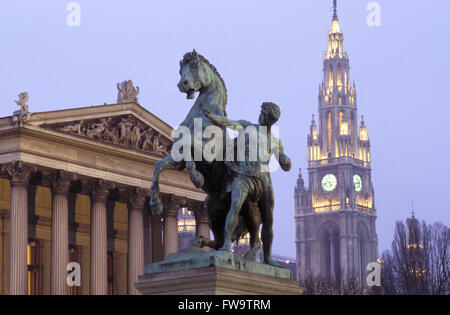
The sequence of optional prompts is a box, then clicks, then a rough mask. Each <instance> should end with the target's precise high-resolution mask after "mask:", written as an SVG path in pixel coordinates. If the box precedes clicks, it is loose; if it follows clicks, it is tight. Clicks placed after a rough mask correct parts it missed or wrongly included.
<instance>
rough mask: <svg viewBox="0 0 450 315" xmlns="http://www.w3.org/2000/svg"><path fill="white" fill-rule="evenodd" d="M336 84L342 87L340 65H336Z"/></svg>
mask: <svg viewBox="0 0 450 315" xmlns="http://www.w3.org/2000/svg"><path fill="white" fill-rule="evenodd" d="M337 86H339V87H342V70H341V65H338V67H337Z"/></svg>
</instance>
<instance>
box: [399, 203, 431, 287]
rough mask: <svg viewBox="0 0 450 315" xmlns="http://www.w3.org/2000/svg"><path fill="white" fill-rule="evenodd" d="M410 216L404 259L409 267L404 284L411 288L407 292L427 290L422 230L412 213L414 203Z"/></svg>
mask: <svg viewBox="0 0 450 315" xmlns="http://www.w3.org/2000/svg"><path fill="white" fill-rule="evenodd" d="M412 207H413V209H412V213H411V218H408V219H407V220H406V225H407V228H408V243H407V245H406V257H407V258H406V261H407V264H408V265H407V268H409V270H408V271H409V272H408V276H407V277H406V279H405V280H406V286H407V287H408V288H409V289H410V290H411V291H410V292H408V293H409V294H420V293H422V292H428V285H427V284H428V275H429V274H428V270H427V259H426V250H425V247H424V242H423V239H424V235H423V234H424V231H423V229H422V228H421V226H420V222H419V221H418V220H417V219H416V217H415V214H414V204H413V206H412Z"/></svg>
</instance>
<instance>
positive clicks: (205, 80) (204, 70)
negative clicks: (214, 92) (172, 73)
mask: <svg viewBox="0 0 450 315" xmlns="http://www.w3.org/2000/svg"><path fill="white" fill-rule="evenodd" d="M180 76H181V78H180V82H178V89H179V90H180V92H182V93H186V94H187V98H188V99H193V98H195V93H196V92H198V91H199V90H201V89H203V88H206V87H208V86H209V85H210V84H211V80H212V73H211V69H210V68H209V67H208V66H207V65H206V64H205V63H204V62H203V58H201V56H200V55H199V54H197V52H196V51H195V50H194V51H193V52H190V53H187V54H185V55H184V57H183V60H181V61H180Z"/></svg>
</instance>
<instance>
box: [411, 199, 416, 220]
mask: <svg viewBox="0 0 450 315" xmlns="http://www.w3.org/2000/svg"><path fill="white" fill-rule="evenodd" d="M411 207H412V213H411V218H413V219H415V218H416V217H415V215H414V200H413V201H412V202H411Z"/></svg>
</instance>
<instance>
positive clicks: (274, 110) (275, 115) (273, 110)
mask: <svg viewBox="0 0 450 315" xmlns="http://www.w3.org/2000/svg"><path fill="white" fill-rule="evenodd" d="M261 108H262V109H267V110H268V112H269V115H270V118H271V119H273V121H274V122H276V121H278V119H280V114H281V111H280V108H279V107H278V105H277V104H275V103H272V102H264V103H263V104H262V105H261Z"/></svg>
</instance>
